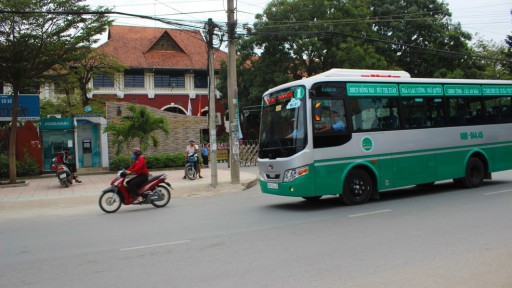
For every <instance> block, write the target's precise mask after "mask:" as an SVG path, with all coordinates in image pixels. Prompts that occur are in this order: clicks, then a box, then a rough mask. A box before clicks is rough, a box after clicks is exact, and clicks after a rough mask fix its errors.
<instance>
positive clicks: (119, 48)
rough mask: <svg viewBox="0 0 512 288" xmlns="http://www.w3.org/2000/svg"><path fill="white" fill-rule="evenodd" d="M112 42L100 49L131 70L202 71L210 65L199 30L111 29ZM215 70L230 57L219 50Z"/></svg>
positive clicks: (116, 27)
mask: <svg viewBox="0 0 512 288" xmlns="http://www.w3.org/2000/svg"><path fill="white" fill-rule="evenodd" d="M108 34H109V35H108V40H107V42H106V43H104V44H103V45H101V46H100V47H99V48H98V49H99V50H101V51H104V52H108V53H110V54H112V55H113V56H115V57H116V58H117V59H118V61H119V62H120V63H121V64H123V65H125V66H127V67H146V68H174V69H201V70H205V69H206V68H207V65H208V57H207V56H208V55H207V51H208V50H207V46H206V43H205V42H204V39H203V36H202V35H201V33H200V32H199V31H195V30H175V29H167V28H150V27H138V26H117V25H114V26H110V27H109V33H108ZM214 53H215V69H220V63H221V61H227V53H226V52H223V51H221V50H218V49H215V52H214Z"/></svg>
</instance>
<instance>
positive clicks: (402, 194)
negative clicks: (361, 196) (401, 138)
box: [266, 180, 510, 212]
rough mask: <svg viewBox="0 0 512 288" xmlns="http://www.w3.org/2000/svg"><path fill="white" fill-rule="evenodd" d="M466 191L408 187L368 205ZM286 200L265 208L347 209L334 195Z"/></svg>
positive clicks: (486, 184) (449, 185) (443, 184)
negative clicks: (312, 199) (312, 198)
mask: <svg viewBox="0 0 512 288" xmlns="http://www.w3.org/2000/svg"><path fill="white" fill-rule="evenodd" d="M502 184H510V182H507V181H496V180H493V181H485V182H484V183H483V185H482V186H480V187H479V188H476V189H487V188H488V189H489V190H493V189H495V188H494V187H496V186H499V185H502ZM468 191H473V189H463V188H461V187H460V186H458V185H456V184H455V183H453V182H449V181H445V182H440V183H436V184H433V185H430V186H428V185H427V186H408V187H405V188H399V189H393V190H387V191H383V192H381V193H380V199H379V200H370V202H369V203H370V204H371V203H379V202H387V201H400V200H406V199H412V198H417V197H429V196H433V195H438V194H445V193H466V192H468ZM288 199H289V201H288V202H287V203H280V204H274V205H268V206H266V207H267V208H270V209H280V210H288V211H298V212H314V211H319V210H327V209H338V208H340V207H343V206H346V207H347V205H345V204H344V203H343V202H342V201H341V200H340V199H339V198H338V196H335V195H327V196H324V197H322V198H321V199H319V200H316V201H307V200H304V199H302V198H299V197H298V198H295V197H293V198H292V197H290V198H288ZM348 207H350V206H348Z"/></svg>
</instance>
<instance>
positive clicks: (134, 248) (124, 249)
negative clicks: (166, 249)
mask: <svg viewBox="0 0 512 288" xmlns="http://www.w3.org/2000/svg"><path fill="white" fill-rule="evenodd" d="M188 242H190V240H181V241H173V242H167V243H160V244H153V245H144V246H137V247H130V248H122V249H119V251H129V250H137V249H146V248H153V247H159V246H168V245H175V244H182V243H188Z"/></svg>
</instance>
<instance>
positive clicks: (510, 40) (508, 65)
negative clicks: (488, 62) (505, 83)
mask: <svg viewBox="0 0 512 288" xmlns="http://www.w3.org/2000/svg"><path fill="white" fill-rule="evenodd" d="M505 44H506V48H505V52H504V53H505V59H506V61H507V62H505V65H504V66H505V69H507V71H508V73H509V74H511V75H512V35H510V34H509V35H507V38H506V39H505Z"/></svg>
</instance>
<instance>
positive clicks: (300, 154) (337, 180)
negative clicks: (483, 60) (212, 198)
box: [258, 69, 512, 205]
mask: <svg viewBox="0 0 512 288" xmlns="http://www.w3.org/2000/svg"><path fill="white" fill-rule="evenodd" d="M511 98H512V81H499V80H462V79H426V78H411V77H410V76H409V74H408V73H406V72H403V71H381V70H379V71H373V70H350V69H333V70H330V71H327V72H325V73H322V74H319V75H317V76H313V77H310V78H305V79H302V80H298V81H294V82H290V83H287V84H284V85H281V86H278V87H275V88H273V89H270V90H269V91H267V92H266V93H265V94H264V95H263V101H262V109H261V124H260V125H261V126H260V136H259V141H260V143H259V152H258V169H259V173H260V187H261V190H262V192H263V193H268V194H275V195H282V196H294V197H302V198H304V199H306V200H316V199H319V198H320V197H322V196H324V195H339V197H340V198H341V199H342V200H343V201H344V202H345V203H347V204H349V205H355V204H362V203H365V202H367V201H368V200H369V199H370V198H378V195H379V194H378V193H379V192H380V191H385V190H389V189H394V188H398V187H404V186H410V185H432V184H434V182H436V181H441V180H447V179H453V180H454V181H455V182H456V183H459V184H460V185H462V186H464V187H478V186H480V185H481V184H482V182H483V180H484V179H491V173H492V172H497V171H502V170H508V169H512V102H511Z"/></svg>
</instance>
